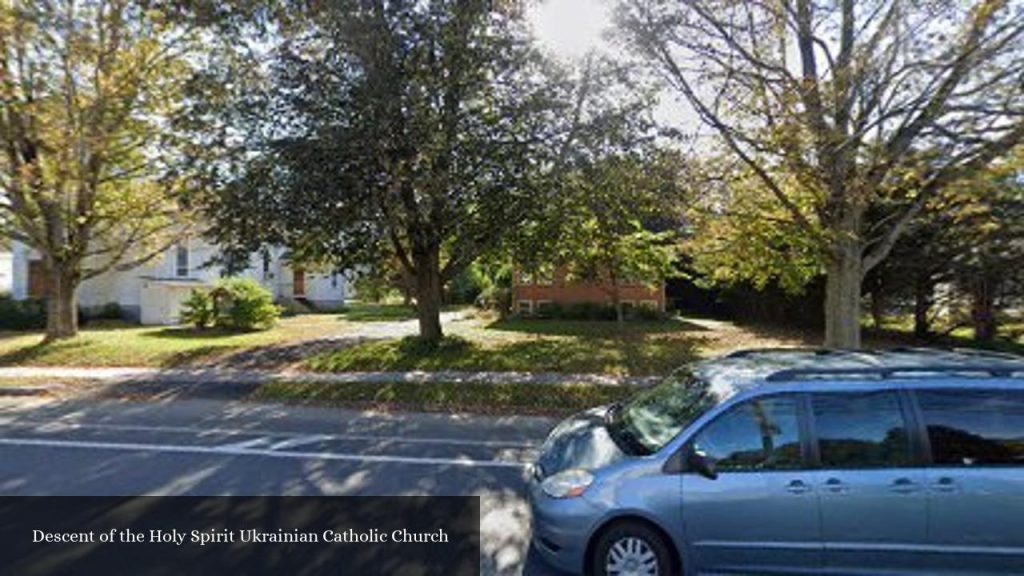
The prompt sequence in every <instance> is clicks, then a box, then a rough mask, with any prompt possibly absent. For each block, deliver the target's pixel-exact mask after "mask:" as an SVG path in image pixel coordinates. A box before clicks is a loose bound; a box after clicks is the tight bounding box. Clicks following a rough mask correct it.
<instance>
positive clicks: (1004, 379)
mask: <svg viewBox="0 0 1024 576" xmlns="http://www.w3.org/2000/svg"><path fill="white" fill-rule="evenodd" d="M530 498H531V504H532V510H533V547H534V549H535V550H536V552H537V553H538V554H539V555H540V556H541V557H543V558H544V559H546V560H547V561H548V562H550V563H551V564H553V565H555V566H557V567H559V568H561V569H563V570H566V571H569V572H572V573H580V572H583V573H586V574H602V575H604V574H609V575H641V574H642V575H666V574H668V575H672V574H705V573H714V574H717V573H729V574H732V573H743V574H820V573H827V574H872V575H877V574H1024V359H1022V358H1018V357H1014V356H1006V355H999V354H995V353H981V352H974V351H970V352H968V351H942V350H931V349H914V348H912V349H895V350H889V351H832V350H776V349H770V350H749V351H743V352H738V353H734V354H731V355H729V356H726V357H723V358H718V359H714V360H709V361H704V362H700V363H697V364H695V365H693V366H690V367H688V368H683V369H680V370H679V371H677V372H676V373H674V374H673V375H672V376H670V377H668V378H667V379H666V380H665V381H664V382H663V383H661V384H659V385H658V386H655V387H653V388H651V389H648V390H646V391H643V392H641V393H639V394H638V395H637V396H636V397H634V398H633V399H632V400H630V401H628V402H625V403H622V404H618V405H613V406H606V407H601V408H595V409H593V410H590V411H587V412H584V413H582V414H579V415H577V416H574V417H571V418H569V419H567V420H565V421H563V422H562V423H560V424H559V425H558V426H557V427H556V428H555V429H554V430H553V431H552V432H551V434H550V436H549V437H548V439H547V441H546V442H545V443H544V446H543V447H542V449H541V453H540V456H539V458H538V460H537V462H536V463H535V464H534V467H533V471H532V480H531V483H530Z"/></svg>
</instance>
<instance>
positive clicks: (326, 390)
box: [253, 382, 636, 415]
mask: <svg viewBox="0 0 1024 576" xmlns="http://www.w3.org/2000/svg"><path fill="white" fill-rule="evenodd" d="M634 393H636V389H635V388H629V387H619V386H598V385H591V384H567V385H561V386H548V385H543V386H542V385H533V384H473V383H466V382H460V383H453V382H443V383H413V382H402V383H394V384H371V383H357V384H323V383H309V382H273V383H270V384H266V385H264V386H262V387H261V388H260V389H259V390H258V391H257V392H256V393H255V394H254V395H253V399H254V400H261V401H274V402H300V403H312V404H323V405H330V406H346V407H358V408H377V409H389V410H401V409H407V408H411V409H415V410H417V411H422V410H427V411H442V412H474V413H483V414H543V415H565V414H572V413H574V412H579V411H581V410H584V409H587V408H592V407H594V406H599V405H602V404H609V403H612V402H616V401H618V400H623V399H625V398H628V397H629V396H631V395H632V394H634Z"/></svg>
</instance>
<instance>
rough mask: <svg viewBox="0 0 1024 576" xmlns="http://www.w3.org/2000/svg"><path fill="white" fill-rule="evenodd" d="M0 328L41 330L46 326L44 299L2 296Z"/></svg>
mask: <svg viewBox="0 0 1024 576" xmlns="http://www.w3.org/2000/svg"><path fill="white" fill-rule="evenodd" d="M0 328H3V329H6V330H40V329H43V328H46V303H45V302H44V301H42V300H14V299H13V298H10V297H9V296H4V297H0Z"/></svg>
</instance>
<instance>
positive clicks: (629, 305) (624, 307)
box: [619, 300, 636, 314]
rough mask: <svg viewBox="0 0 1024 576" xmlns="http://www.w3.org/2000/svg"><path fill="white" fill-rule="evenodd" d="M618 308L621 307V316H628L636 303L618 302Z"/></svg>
mask: <svg viewBox="0 0 1024 576" xmlns="http://www.w3.org/2000/svg"><path fill="white" fill-rule="evenodd" d="M619 306H621V307H622V313H623V314H629V313H631V312H632V311H633V310H634V309H635V308H636V302H633V301H632V300H623V301H621V302H619Z"/></svg>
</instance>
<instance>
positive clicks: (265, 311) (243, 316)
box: [212, 278, 281, 331]
mask: <svg viewBox="0 0 1024 576" xmlns="http://www.w3.org/2000/svg"><path fill="white" fill-rule="evenodd" d="M212 295H213V299H214V302H215V309H216V313H217V319H216V322H215V324H216V326H217V327H218V328H224V329H226V330H238V331H248V330H267V329H269V328H272V327H273V326H274V324H275V323H276V322H277V319H278V317H280V316H281V307H280V306H277V305H276V304H274V296H273V295H272V294H271V293H270V291H269V290H267V289H266V288H264V287H263V286H261V285H260V283H259V282H257V281H256V280H253V279H252V278H226V279H224V280H221V281H219V282H217V286H216V287H215V288H214V289H213V291H212Z"/></svg>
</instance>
